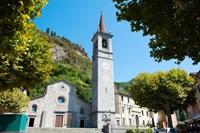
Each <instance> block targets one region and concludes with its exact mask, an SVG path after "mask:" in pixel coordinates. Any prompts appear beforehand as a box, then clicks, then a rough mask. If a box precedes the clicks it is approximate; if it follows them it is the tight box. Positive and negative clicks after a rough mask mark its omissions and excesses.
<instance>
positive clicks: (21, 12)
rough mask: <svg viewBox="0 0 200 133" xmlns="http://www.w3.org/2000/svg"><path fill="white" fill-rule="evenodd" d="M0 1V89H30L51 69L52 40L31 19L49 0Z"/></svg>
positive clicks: (47, 75) (46, 77)
mask: <svg viewBox="0 0 200 133" xmlns="http://www.w3.org/2000/svg"><path fill="white" fill-rule="evenodd" d="M0 3H1V4H0V18H1V19H0V45H1V49H0V80H1V82H0V90H3V89H10V88H20V87H23V88H24V89H26V90H28V89H30V88H33V87H34V86H35V84H38V83H40V82H43V81H45V80H47V79H48V77H49V73H50V72H51V69H52V67H51V63H50V59H51V51H50V48H51V44H50V43H48V42H47V37H45V36H42V35H41V33H40V32H39V31H38V30H37V29H36V28H35V26H34V24H33V23H31V19H32V20H33V19H34V18H35V17H39V16H40V12H41V9H42V8H43V7H44V5H45V3H47V0H45V1H44V0H38V1H32V0H20V1H13V0H3V1H1V2H0ZM5 11H6V12H5Z"/></svg>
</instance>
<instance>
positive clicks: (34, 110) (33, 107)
mask: <svg viewBox="0 0 200 133" xmlns="http://www.w3.org/2000/svg"><path fill="white" fill-rule="evenodd" d="M31 110H32V112H37V105H35V104H34V105H32V109H31Z"/></svg>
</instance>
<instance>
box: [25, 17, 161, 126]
mask: <svg viewBox="0 0 200 133" xmlns="http://www.w3.org/2000/svg"><path fill="white" fill-rule="evenodd" d="M112 37H113V35H112V34H111V33H110V32H106V28H105V25H104V19H103V16H102V14H101V16H100V22H99V28H98V30H97V31H96V33H95V34H94V36H93V37H92V43H93V55H92V100H91V103H90V102H85V101H83V100H81V99H79V98H78V97H77V96H76V86H74V85H72V84H70V83H69V82H67V81H65V80H60V81H56V82H53V83H49V84H47V88H46V91H45V92H44V94H43V96H40V97H37V98H35V99H33V100H31V101H30V104H29V106H28V110H27V112H26V113H27V115H28V125H27V126H28V127H62V128H70V127H76V128H102V127H103V126H104V125H105V124H106V123H108V122H109V123H110V124H111V125H113V126H126V127H149V126H150V125H152V124H153V123H155V124H156V123H157V122H158V119H159V118H158V116H157V115H155V114H154V113H152V112H150V111H149V110H148V109H147V108H140V107H139V106H138V105H136V104H135V102H134V100H133V99H131V97H130V96H129V95H128V94H124V93H121V92H117V91H116V90H115V89H114V70H113V51H112Z"/></svg>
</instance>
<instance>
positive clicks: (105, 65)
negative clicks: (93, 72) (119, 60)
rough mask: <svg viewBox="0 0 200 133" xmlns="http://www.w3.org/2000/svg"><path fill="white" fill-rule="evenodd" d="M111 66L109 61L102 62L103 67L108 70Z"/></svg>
mask: <svg viewBox="0 0 200 133" xmlns="http://www.w3.org/2000/svg"><path fill="white" fill-rule="evenodd" d="M109 67H110V66H109V64H108V63H107V62H103V63H102V68H103V69H105V70H107V69H109Z"/></svg>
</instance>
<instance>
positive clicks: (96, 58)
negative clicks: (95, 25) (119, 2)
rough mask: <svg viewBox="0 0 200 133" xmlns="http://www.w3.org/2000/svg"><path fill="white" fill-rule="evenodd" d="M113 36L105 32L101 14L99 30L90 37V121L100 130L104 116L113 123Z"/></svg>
mask: <svg viewBox="0 0 200 133" xmlns="http://www.w3.org/2000/svg"><path fill="white" fill-rule="evenodd" d="M112 37H113V35H112V34H111V33H110V32H109V33H107V32H106V28H105V25H104V20H103V16H102V14H101V17H100V22H99V29H98V30H97V32H96V33H95V34H94V36H93V37H92V42H93V56H92V111H91V113H92V120H93V124H94V125H93V127H97V128H102V127H103V125H104V124H105V123H104V121H102V118H103V117H104V115H105V114H106V113H107V112H109V115H110V116H109V119H110V122H111V124H114V123H115V97H114V73H113V53H112Z"/></svg>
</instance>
